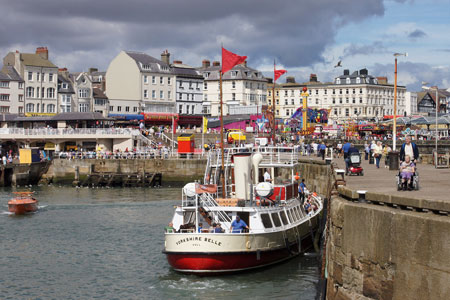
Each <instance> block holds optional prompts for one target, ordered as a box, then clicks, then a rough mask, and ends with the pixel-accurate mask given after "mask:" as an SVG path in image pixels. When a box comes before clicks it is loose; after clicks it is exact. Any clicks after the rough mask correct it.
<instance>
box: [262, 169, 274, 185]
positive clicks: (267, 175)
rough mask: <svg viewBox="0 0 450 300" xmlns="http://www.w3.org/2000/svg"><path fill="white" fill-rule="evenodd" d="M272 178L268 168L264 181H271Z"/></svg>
mask: <svg viewBox="0 0 450 300" xmlns="http://www.w3.org/2000/svg"><path fill="white" fill-rule="evenodd" d="M271 181H272V179H271V178H270V174H269V171H268V170H267V169H266V172H265V173H264V182H271Z"/></svg>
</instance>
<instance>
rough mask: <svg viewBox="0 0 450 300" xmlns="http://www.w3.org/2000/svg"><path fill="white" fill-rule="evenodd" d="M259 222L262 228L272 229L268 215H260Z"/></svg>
mask: <svg viewBox="0 0 450 300" xmlns="http://www.w3.org/2000/svg"><path fill="white" fill-rule="evenodd" d="M261 221H262V223H263V225H264V228H272V227H273V225H272V221H271V220H270V217H269V214H261Z"/></svg>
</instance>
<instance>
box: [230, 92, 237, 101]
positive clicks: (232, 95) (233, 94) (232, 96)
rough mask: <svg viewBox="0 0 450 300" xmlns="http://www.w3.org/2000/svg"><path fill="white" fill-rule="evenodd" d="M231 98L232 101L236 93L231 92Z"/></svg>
mask: <svg viewBox="0 0 450 300" xmlns="http://www.w3.org/2000/svg"><path fill="white" fill-rule="evenodd" d="M231 100H233V101H235V100H236V93H232V94H231Z"/></svg>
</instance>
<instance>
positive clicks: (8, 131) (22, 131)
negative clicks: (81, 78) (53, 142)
mask: <svg viewBox="0 0 450 300" xmlns="http://www.w3.org/2000/svg"><path fill="white" fill-rule="evenodd" d="M140 134H141V133H140V131H139V129H132V128H31V129H26V128H0V135H27V136H35V135H49V136H52V135H133V136H136V135H140Z"/></svg>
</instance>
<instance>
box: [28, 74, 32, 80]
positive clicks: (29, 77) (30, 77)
mask: <svg viewBox="0 0 450 300" xmlns="http://www.w3.org/2000/svg"><path fill="white" fill-rule="evenodd" d="M28 81H33V72H28Z"/></svg>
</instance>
